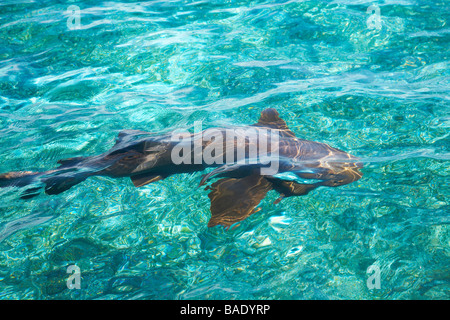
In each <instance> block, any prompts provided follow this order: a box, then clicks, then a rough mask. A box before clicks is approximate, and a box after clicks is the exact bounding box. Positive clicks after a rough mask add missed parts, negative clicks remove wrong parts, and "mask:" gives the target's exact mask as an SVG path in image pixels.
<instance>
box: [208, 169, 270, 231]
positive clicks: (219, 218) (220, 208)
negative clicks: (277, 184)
mask: <svg viewBox="0 0 450 320" xmlns="http://www.w3.org/2000/svg"><path fill="white" fill-rule="evenodd" d="M207 188H208V189H211V190H212V191H211V192H210V193H209V195H208V197H209V198H210V199H211V219H210V220H209V223H208V227H214V226H216V225H222V226H224V227H226V228H227V229H228V228H230V226H232V225H233V224H235V223H236V222H239V221H242V220H244V219H246V218H247V217H248V216H250V215H251V214H253V213H255V212H257V211H258V210H255V207H256V206H257V205H258V204H259V202H260V201H261V200H262V199H263V198H264V197H265V196H266V194H267V192H268V191H269V190H271V189H272V183H271V182H269V181H268V180H267V179H266V178H265V177H263V176H260V175H257V174H252V175H249V176H246V177H244V178H239V179H236V178H224V179H220V180H218V181H216V182H215V183H213V184H212V185H211V186H210V187H207Z"/></svg>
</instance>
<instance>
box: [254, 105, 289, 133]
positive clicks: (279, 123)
mask: <svg viewBox="0 0 450 320" xmlns="http://www.w3.org/2000/svg"><path fill="white" fill-rule="evenodd" d="M254 126H259V127H267V128H272V129H278V130H280V135H282V136H286V137H293V138H295V134H294V133H293V132H292V131H291V130H290V129H289V127H288V126H287V124H286V122H285V121H284V120H283V119H281V118H280V114H279V113H278V111H277V110H275V109H273V108H268V109H265V110H263V111H262V112H261V117H260V118H259V121H258V122H257V123H255V124H254Z"/></svg>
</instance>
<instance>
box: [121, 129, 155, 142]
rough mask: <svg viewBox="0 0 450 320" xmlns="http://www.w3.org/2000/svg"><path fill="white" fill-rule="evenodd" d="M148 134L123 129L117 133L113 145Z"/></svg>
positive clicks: (147, 133)
mask: <svg viewBox="0 0 450 320" xmlns="http://www.w3.org/2000/svg"><path fill="white" fill-rule="evenodd" d="M149 134H151V133H150V132H146V131H141V130H129V129H125V130H122V131H120V132H119V135H118V136H117V139H116V143H115V145H118V144H119V143H121V142H124V141H128V140H130V139H132V138H133V137H134V136H137V135H149Z"/></svg>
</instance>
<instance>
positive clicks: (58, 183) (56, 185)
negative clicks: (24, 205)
mask: <svg viewBox="0 0 450 320" xmlns="http://www.w3.org/2000/svg"><path fill="white" fill-rule="evenodd" d="M85 159H86V158H85V157H77V158H69V159H63V160H59V161H58V163H59V164H60V166H59V167H58V168H57V169H54V170H49V171H45V172H32V171H15V172H8V173H4V174H0V188H6V187H15V188H25V191H23V192H22V195H21V198H23V199H27V198H31V197H34V196H37V195H38V194H39V193H40V191H41V189H42V187H44V190H45V193H47V194H59V193H61V192H63V191H66V190H68V189H70V188H71V187H73V186H74V185H76V184H78V183H80V182H82V181H84V180H86V178H88V177H89V176H90V175H91V174H90V173H88V172H80V171H78V170H77V165H79V164H80V163H82V162H83V161H84V160H85ZM67 169H70V170H69V172H68V170H67Z"/></svg>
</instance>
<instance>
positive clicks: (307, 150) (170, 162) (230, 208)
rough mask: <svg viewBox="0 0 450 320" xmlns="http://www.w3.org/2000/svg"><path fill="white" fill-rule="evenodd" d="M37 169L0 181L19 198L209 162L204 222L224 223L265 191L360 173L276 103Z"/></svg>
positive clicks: (141, 135) (285, 193) (128, 135)
mask: <svg viewBox="0 0 450 320" xmlns="http://www.w3.org/2000/svg"><path fill="white" fill-rule="evenodd" d="M57 163H58V164H59V167H57V168H55V169H51V170H48V171H44V172H32V171H13V172H8V173H4V174H1V175H0V187H3V188H4V187H18V188H24V189H25V190H24V191H23V193H22V195H21V197H22V198H24V199H27V198H31V197H34V196H36V195H39V194H40V192H41V189H44V191H45V193H47V194H49V195H56V194H59V193H62V192H64V191H66V190H68V189H70V188H71V187H73V186H74V185H76V184H78V183H80V182H83V181H84V180H86V179H87V178H89V177H92V176H107V177H111V178H120V177H130V179H131V181H132V183H133V184H134V186H136V187H141V186H144V185H147V184H149V183H153V182H156V181H159V180H162V179H165V178H167V177H168V176H171V175H174V174H180V173H190V172H197V171H203V170H206V169H208V168H213V170H212V171H210V172H208V173H207V174H205V175H203V177H202V179H201V181H200V185H204V184H207V183H208V182H209V181H210V180H211V179H218V180H216V181H215V182H213V183H212V184H210V185H207V186H206V188H205V189H206V190H209V194H208V197H209V198H210V200H211V207H210V209H211V218H210V220H209V222H208V227H214V226H217V225H222V226H224V227H225V228H226V229H228V228H230V227H231V226H233V225H234V226H236V225H237V223H238V222H240V221H242V220H244V219H246V218H247V217H249V216H250V215H252V214H254V213H255V212H257V211H259V209H257V208H256V207H257V206H258V204H259V203H260V201H261V200H262V199H263V198H264V197H265V196H266V194H267V193H268V192H269V191H270V190H275V191H277V192H278V193H279V194H280V197H279V198H278V199H277V200H276V201H275V204H276V203H278V202H279V201H281V200H282V199H283V198H286V197H291V196H302V195H306V194H307V193H309V192H310V191H311V190H314V189H316V188H318V187H321V186H326V187H337V186H341V185H345V184H348V183H351V182H354V181H356V180H358V179H360V178H361V177H362V173H361V172H360V170H359V169H361V168H362V163H361V162H360V161H358V158H356V157H354V156H352V155H350V154H348V153H346V152H344V151H342V150H339V149H336V148H333V147H331V146H329V145H327V144H325V143H320V142H314V141H308V140H305V139H301V138H298V137H296V135H295V134H294V133H293V132H292V131H291V130H290V129H289V128H288V126H287V124H286V122H285V121H284V120H283V119H282V118H281V117H280V116H279V113H278V112H277V110H275V109H272V108H269V109H265V110H264V111H262V112H261V116H260V119H259V121H258V122H257V123H255V124H253V125H250V126H241V127H232V128H212V129H207V130H202V131H200V132H194V133H189V132H187V131H185V132H180V131H174V132H171V133H167V134H154V133H150V132H145V131H137V130H123V131H121V132H120V133H119V136H118V138H117V140H116V143H115V145H114V146H113V147H112V148H111V149H110V150H108V151H107V152H105V153H103V154H100V155H96V156H87V157H75V158H69V159H63V160H59V161H58V162H57Z"/></svg>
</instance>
